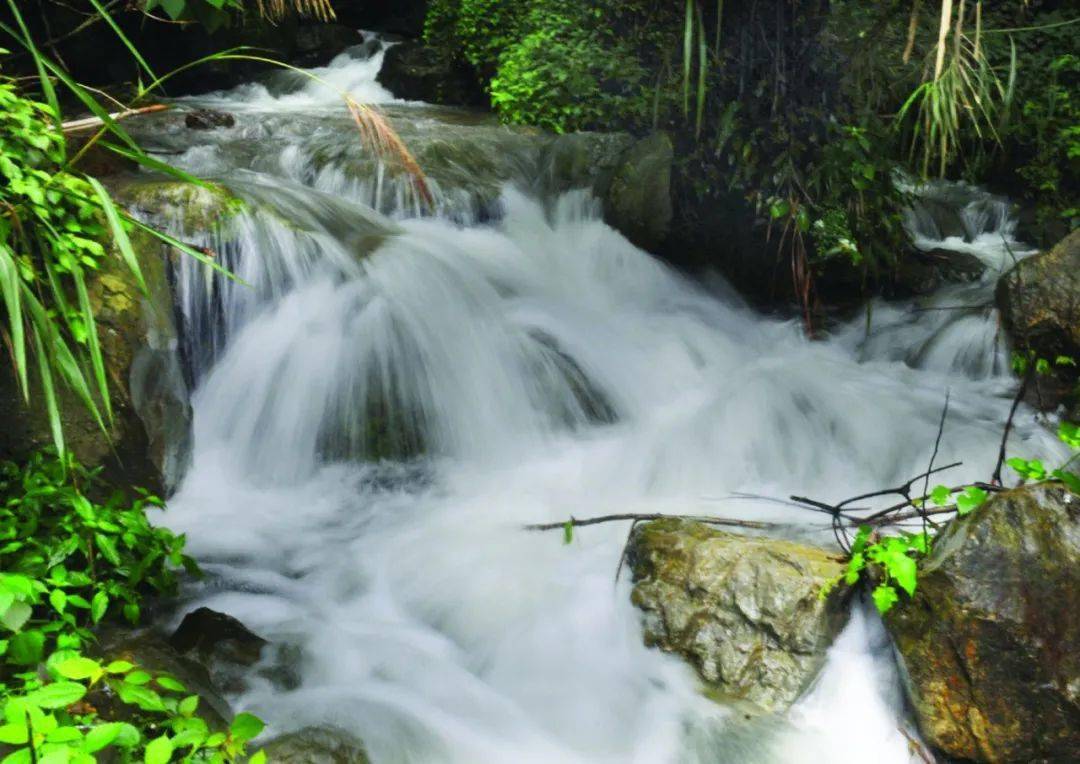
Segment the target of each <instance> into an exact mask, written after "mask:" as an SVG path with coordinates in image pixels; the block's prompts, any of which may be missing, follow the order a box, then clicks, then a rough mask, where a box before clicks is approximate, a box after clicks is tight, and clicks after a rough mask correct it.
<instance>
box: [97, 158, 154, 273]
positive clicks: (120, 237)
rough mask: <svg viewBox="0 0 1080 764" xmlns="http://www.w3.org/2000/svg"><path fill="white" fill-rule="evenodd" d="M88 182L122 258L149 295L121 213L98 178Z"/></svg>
mask: <svg viewBox="0 0 1080 764" xmlns="http://www.w3.org/2000/svg"><path fill="white" fill-rule="evenodd" d="M86 180H87V181H88V182H89V183H90V185H91V186H92V187H93V189H94V192H95V193H96V194H97V198H98V201H99V202H101V209H103V210H104V211H105V221H106V222H107V223H108V224H109V231H110V232H111V233H112V237H113V241H114V242H115V243H116V248H117V249H119V250H120V256H121V257H123V258H124V262H125V263H126V264H127V267H128V270H130V271H131V273H132V274H133V275H134V276H135V281H137V282H138V284H139V289H141V290H142V292H143V294H148V293H149V290H148V289H147V287H146V281H145V280H143V274H142V268H140V267H139V258H138V256H137V255H136V254H135V248H134V247H133V246H131V239H130V238H129V237H128V234H127V229H125V228H124V221H123V220H121V219H120V213H119V212H117V210H116V206H115V205H114V204H113V200H112V197H111V196H109V192H108V191H106V190H105V187H104V186H103V185H101V182H100V181H99V180H98V179H97V178H91V177H89V176H88V177H87V178H86Z"/></svg>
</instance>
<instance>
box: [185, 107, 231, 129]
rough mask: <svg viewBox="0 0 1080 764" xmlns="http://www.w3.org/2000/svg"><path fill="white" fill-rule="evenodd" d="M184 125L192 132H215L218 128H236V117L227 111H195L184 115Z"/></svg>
mask: <svg viewBox="0 0 1080 764" xmlns="http://www.w3.org/2000/svg"><path fill="white" fill-rule="evenodd" d="M184 125H185V126H186V127H188V128H190V129H192V130H213V129H214V128H218V127H224V128H229V127H234V126H235V125H236V117H234V116H233V115H232V114H229V113H228V112H226V111H216V110H214V109H195V111H189V112H188V113H187V114H185V115H184Z"/></svg>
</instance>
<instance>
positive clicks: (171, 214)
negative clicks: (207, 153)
mask: <svg viewBox="0 0 1080 764" xmlns="http://www.w3.org/2000/svg"><path fill="white" fill-rule="evenodd" d="M117 195H118V198H119V199H120V200H121V201H122V202H123V203H124V204H126V205H127V206H128V207H130V208H132V209H134V210H136V211H138V212H142V213H145V214H148V215H151V216H153V217H154V218H160V219H164V220H169V221H176V222H178V223H179V224H180V226H181V228H182V229H183V230H184V231H188V232H196V231H209V230H212V229H214V228H216V227H220V226H222V225H224V224H227V223H228V222H229V221H231V220H232V219H233V218H235V217H236V216H237V215H239V214H240V213H242V212H244V211H245V210H246V209H247V204H246V202H244V200H243V199H241V198H240V197H238V196H236V195H234V194H233V193H232V192H231V191H229V190H228V189H227V188H225V187H224V186H221V185H218V184H216V183H206V184H203V185H198V184H195V183H185V182H183V181H176V180H155V181H138V182H135V183H131V184H129V185H128V186H126V187H124V188H122V189H120V190H119V191H118V194H117Z"/></svg>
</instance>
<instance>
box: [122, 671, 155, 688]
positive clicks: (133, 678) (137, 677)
mask: <svg viewBox="0 0 1080 764" xmlns="http://www.w3.org/2000/svg"><path fill="white" fill-rule="evenodd" d="M152 678H153V677H151V676H150V674H148V673H147V672H145V671H133V672H131V673H130V674H128V676H127V679H126V680H125V681H127V683H128V684H134V685H143V684H147V683H148V682H149V681H150V680H151V679H152Z"/></svg>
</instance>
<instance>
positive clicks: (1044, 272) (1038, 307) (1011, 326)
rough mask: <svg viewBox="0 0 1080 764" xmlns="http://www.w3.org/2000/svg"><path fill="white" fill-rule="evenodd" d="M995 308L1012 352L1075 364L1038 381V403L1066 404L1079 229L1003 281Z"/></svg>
mask: <svg viewBox="0 0 1080 764" xmlns="http://www.w3.org/2000/svg"><path fill="white" fill-rule="evenodd" d="M997 304H998V308H1000V310H1001V320H1002V324H1003V325H1004V326H1005V330H1006V331H1007V332H1008V333H1009V337H1010V339H1011V340H1012V343H1013V345H1014V346H1015V347H1016V348H1018V349H1020V350H1031V351H1033V352H1034V353H1035V355H1036V356H1037V357H1039V358H1045V359H1046V360H1048V361H1050V362H1051V363H1053V362H1054V361H1055V360H1056V359H1057V358H1058V357H1059V356H1067V357H1071V358H1073V359H1075V361H1076V364H1077V365H1076V366H1068V365H1065V366H1062V365H1057V366H1054V368H1053V372H1054V373H1053V375H1052V377H1051V378H1049V379H1046V378H1043V379H1039V386H1040V390H1039V392H1040V396H1039V397H1040V401H1039V402H1041V403H1042V404H1043V405H1044V406H1046V407H1050V408H1053V407H1055V406H1057V405H1058V404H1059V403H1061V402H1064V401H1066V400H1067V398H1068V395H1069V393H1070V391H1072V390H1074V389H1075V386H1076V383H1077V379H1078V375H1080V228H1078V229H1077V230H1075V231H1073V232H1072V233H1071V234H1069V235H1068V236H1066V237H1065V238H1064V239H1063V240H1061V241H1060V242H1059V243H1058V244H1057V246H1055V247H1054V248H1053V249H1051V250H1050V251H1049V252H1044V253H1042V254H1039V255H1033V256H1032V257H1029V258H1027V259H1026V260H1021V261H1020V262H1019V263H1017V264H1016V265H1015V266H1014V267H1013V268H1012V269H1011V270H1010V271H1009V272H1008V273H1006V274H1005V275H1004V276H1002V277H1001V279H1000V280H999V281H998V285H997ZM1055 390H1056V391H1057V394H1055V392H1054V391H1055ZM1074 402H1075V403H1077V404H1080V400H1077V401H1074Z"/></svg>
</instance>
